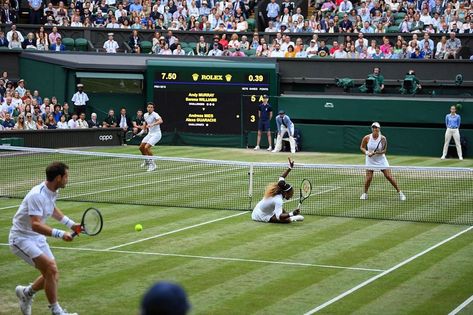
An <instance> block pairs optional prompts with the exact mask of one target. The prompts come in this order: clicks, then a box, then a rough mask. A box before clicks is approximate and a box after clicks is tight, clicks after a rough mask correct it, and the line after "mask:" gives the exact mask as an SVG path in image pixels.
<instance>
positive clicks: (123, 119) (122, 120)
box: [116, 107, 133, 132]
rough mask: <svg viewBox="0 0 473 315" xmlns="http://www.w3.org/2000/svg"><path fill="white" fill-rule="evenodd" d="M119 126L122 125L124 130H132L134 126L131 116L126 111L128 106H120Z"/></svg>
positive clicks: (117, 120)
mask: <svg viewBox="0 0 473 315" xmlns="http://www.w3.org/2000/svg"><path fill="white" fill-rule="evenodd" d="M116 123H117V126H118V127H120V128H121V129H122V130H123V131H124V132H126V131H128V130H130V129H131V128H132V127H133V124H132V122H131V119H130V117H129V116H128V114H127V113H126V108H125V107H122V108H120V114H119V115H118V116H117V119H116Z"/></svg>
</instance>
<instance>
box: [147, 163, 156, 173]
mask: <svg viewBox="0 0 473 315" xmlns="http://www.w3.org/2000/svg"><path fill="white" fill-rule="evenodd" d="M155 169H156V164H155V163H154V162H151V163H150V164H149V166H148V169H147V170H146V171H147V172H152V171H154V170H155Z"/></svg>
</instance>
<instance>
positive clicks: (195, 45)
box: [187, 42, 197, 49]
mask: <svg viewBox="0 0 473 315" xmlns="http://www.w3.org/2000/svg"><path fill="white" fill-rule="evenodd" d="M187 45H188V47H190V48H192V49H195V48H196V47H197V43H194V42H190V43H187Z"/></svg>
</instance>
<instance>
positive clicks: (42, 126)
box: [36, 115, 48, 130]
mask: <svg viewBox="0 0 473 315" xmlns="http://www.w3.org/2000/svg"><path fill="white" fill-rule="evenodd" d="M36 129H37V130H44V129H48V127H47V126H46V125H45V124H44V120H43V117H42V116H41V115H40V116H38V117H37V118H36Z"/></svg>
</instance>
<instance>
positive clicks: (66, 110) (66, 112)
mask: <svg viewBox="0 0 473 315" xmlns="http://www.w3.org/2000/svg"><path fill="white" fill-rule="evenodd" d="M62 114H63V115H64V116H66V121H69V119H70V118H71V116H72V114H71V113H70V112H69V104H68V103H67V102H64V104H63V105H62Z"/></svg>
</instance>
